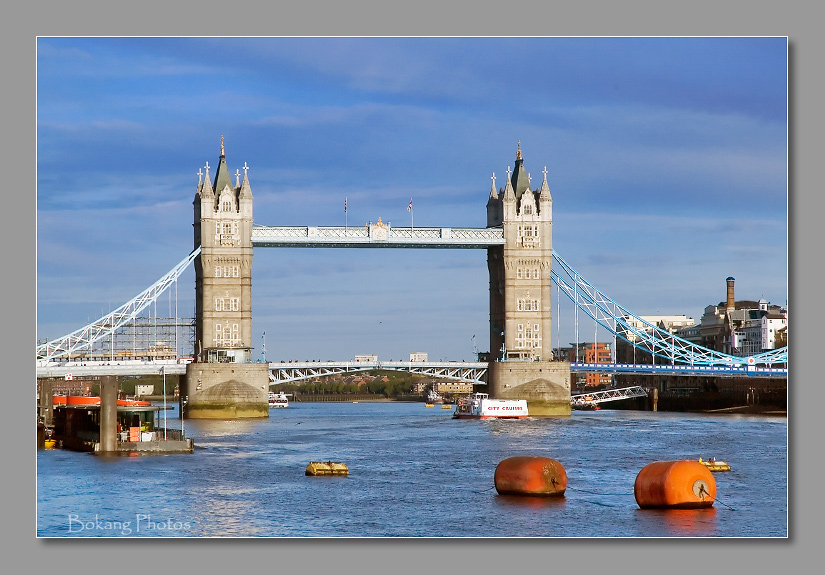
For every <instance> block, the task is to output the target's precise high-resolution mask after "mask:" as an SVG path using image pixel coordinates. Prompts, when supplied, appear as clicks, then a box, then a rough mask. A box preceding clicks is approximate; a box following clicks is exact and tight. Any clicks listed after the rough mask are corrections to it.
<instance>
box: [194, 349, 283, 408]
mask: <svg viewBox="0 0 825 575" xmlns="http://www.w3.org/2000/svg"><path fill="white" fill-rule="evenodd" d="M180 402H181V410H180V411H181V413H182V414H183V416H184V417H185V418H187V419H238V418H258V417H269V364H267V363H206V362H204V363H197V362H196V363H190V364H189V365H187V366H186V376H185V377H184V381H183V390H182V392H181V394H180Z"/></svg>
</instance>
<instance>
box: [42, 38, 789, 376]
mask: <svg viewBox="0 0 825 575" xmlns="http://www.w3.org/2000/svg"><path fill="white" fill-rule="evenodd" d="M36 105H37V120H36V123H37V203H36V224H37V226H36V227H37V270H36V275H37V278H36V291H37V294H36V299H37V320H36V321H37V326H36V332H37V338H38V339H39V340H40V339H54V338H57V337H60V336H63V335H65V334H68V333H70V332H72V331H74V330H76V329H79V328H81V327H83V326H85V325H87V324H88V323H90V322H92V321H94V320H96V319H97V318H99V317H101V316H103V315H105V314H107V313H108V312H110V311H111V310H113V309H115V308H117V307H118V306H120V305H122V304H123V303H125V302H127V301H129V300H130V299H132V298H133V297H134V296H136V295H137V294H138V293H140V292H141V291H143V290H144V289H146V288H147V287H149V286H150V285H152V284H153V283H154V282H155V281H156V280H157V279H159V278H160V277H161V276H163V275H164V274H165V273H166V272H168V271H169V270H171V269H172V268H173V267H174V266H175V265H176V264H177V263H178V262H179V261H181V260H182V259H183V258H184V257H186V255H187V254H188V253H189V252H190V251H191V249H192V248H193V247H194V243H193V231H192V218H193V207H192V201H193V199H194V196H195V191H196V188H197V184H198V171H199V170H201V169H203V168H204V166H205V164H206V162H208V163H209V165H210V166H216V165H217V163H218V157H219V154H220V144H221V137H222V136H223V139H224V144H225V150H226V160H227V164H228V167H229V169H230V172H231V173H235V170H238V169H240V170H241V171H242V170H243V166H244V163H246V164H247V165H248V166H249V172H248V173H249V181H250V184H251V188H252V193H253V196H254V223H255V225H269V226H285V225H299V226H343V225H345V224H346V225H350V226H356V225H358V226H362V225H364V224H365V223H366V222H367V221H373V222H375V221H377V220H378V218H379V217H380V218H381V219H382V221H384V222H388V223H390V224H391V225H392V226H393V227H400V226H404V227H406V226H410V225H411V224H412V223H414V225H415V227H479V228H480V227H485V226H486V207H485V206H486V202H487V197H488V195H489V192H490V186H491V177H492V175H493V173H495V176H496V186H497V187H502V186H503V185H504V180H505V178H506V172H507V169H508V168H510V169H512V167H513V165H514V161H515V157H516V151H517V146H518V145H520V147H521V151H522V155H523V157H524V166H525V169H526V170H527V171H528V172H530V173H531V175H532V178H533V187H534V188H538V187H539V185H540V184H541V178H542V177H543V176H542V172H543V170H544V169H545V167H546V169H547V180H548V184H549V187H550V191H551V194H552V197H553V221H554V223H553V248H554V250H555V251H556V253H558V254H559V255H560V256H561V257H562V258H564V259H565V260H566V261H567V262H568V263H569V264H570V265H571V266H572V267H573V268H575V269H576V270H577V271H578V272H579V273H580V274H581V275H582V276H583V277H585V278H586V279H587V280H588V281H589V282H590V283H591V284H593V285H595V286H596V287H597V288H599V289H600V290H601V291H603V292H605V293H606V294H607V295H609V296H610V297H611V298H612V299H613V300H615V301H616V302H618V303H619V304H621V305H622V306H624V307H625V308H627V309H629V310H631V311H632V312H633V313H634V314H636V315H686V316H688V317H693V318H694V319H695V320H696V321H697V322H698V321H699V319H700V318H701V316H702V313H703V310H704V308H705V307H706V306H708V305H715V304H718V303H719V302H722V301H724V300H725V297H726V278H727V277H729V276H732V277H734V278H735V280H736V283H735V285H736V299H752V300H758V299H760V298H764V299H766V300H768V301H769V302H770V303H772V304H776V305H782V306H784V305H786V304H787V300H788V289H789V288H788V231H789V230H788V40H787V38H786V37H784V36H751V37H748V36H736V37H719V36H706V37H462V38H457V37H456V38H453V37H292V38H286V37H186V38H177V37H47V36H46V37H38V38H37V103H36ZM212 175H213V176H214V169H213V170H212ZM345 198H346V201H347V211H346V213H345V212H344V200H345ZM411 199H412V201H413V210H412V212H410V211H408V210H407V206H408V204H409V202H410V200H411ZM413 220H414V221H413ZM170 293H171V295H172V296H174V293H172V292H170ZM553 294H554V297H555V295H556V290H555V289H554V290H553ZM252 297H253V305H252V317H253V342H252V345H253V348H254V349H253V356H254V358H255V359H258V358H260V357H261V356H262V351H263V349H262V348H263V345H264V343H265V345H266V359H267V360H268V361H281V360H284V361H288V360H299V361H303V360H307V359H309V360H345V359H352V358H353V357H354V356H355V355H356V354H377V355H378V356H379V359H383V360H390V359H392V360H407V359H409V354H410V353H411V352H426V353H428V354H429V358H430V359H432V360H437V359H445V360H458V361H460V360H467V361H471V360H474V359H475V355H474V351H489V333H488V329H489V328H488V324H489V276H488V271H487V263H486V253H485V251H484V250H459V249H456V250H410V249H316V248H312V249H310V248H256V249H255V252H254V259H253V268H252ZM174 306H175V304H174V303H173V301H172V299H171V297H170V296H169V295H164V296H161V298H160V299H159V300H158V310H159V312H158V315H168V314H169V311H170V310H173V309H174ZM164 308H165V309H164ZM177 308H178V313H179V315H181V316H192V315H193V314H194V271H193V270H192V269H191V268H190V270H188V271H187V273H186V274H184V276H182V277H181V279H180V281H179V282H178V286H177ZM553 308H554V314H556V315H557V316H558V317H555V318H554V320H553V329H554V333H553V334H552V336H551V337H552V339H553V345H554V346H555V345H556V344H557V343H558V344H559V345H567V344H569V343H570V342H573V341H574V340H575V338H576V333H577V330H576V327H575V320H574V317H575V316H574V313H573V311H572V307H571V306H570V304H569V301H567V300H566V296H564V295H563V294H562V295H561V298H560V301H559V302H558V311H557V304H556V302H554V303H553ZM164 312H165V313H164ZM264 333H265V337H264ZM578 334H579V335H578V340H579V341H592V340H593V339H594V338H596V339H598V340H599V341H612V335H610V334H608V333H607V332H606V331H605V330H603V329H601V328H596V327H595V326H594V324H593V322H592V320H585V319H584V318H583V317H581V316H580V317H579V324H578Z"/></svg>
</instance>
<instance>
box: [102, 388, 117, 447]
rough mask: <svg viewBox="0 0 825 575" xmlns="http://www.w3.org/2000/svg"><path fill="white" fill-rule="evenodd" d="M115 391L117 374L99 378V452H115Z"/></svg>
mask: <svg viewBox="0 0 825 575" xmlns="http://www.w3.org/2000/svg"><path fill="white" fill-rule="evenodd" d="M117 392H118V382H117V376H115V375H104V376H103V377H101V378H100V453H116V452H117Z"/></svg>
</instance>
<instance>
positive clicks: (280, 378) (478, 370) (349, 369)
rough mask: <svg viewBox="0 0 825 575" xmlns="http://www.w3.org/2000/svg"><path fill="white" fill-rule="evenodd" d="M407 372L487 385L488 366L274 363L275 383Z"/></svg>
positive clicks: (271, 377)
mask: <svg viewBox="0 0 825 575" xmlns="http://www.w3.org/2000/svg"><path fill="white" fill-rule="evenodd" d="M377 370H388V371H406V372H409V373H414V374H418V375H426V376H429V377H436V378H442V379H451V380H453V381H463V382H467V383H476V384H486V383H487V381H486V379H485V378H486V376H487V363H486V362H465V361H438V362H431V361H343V362H339V361H307V362H293V363H270V364H269V380H270V382H271V383H290V382H293V381H302V380H306V379H313V378H315V377H324V376H329V375H339V374H344V373H353V372H358V371H377Z"/></svg>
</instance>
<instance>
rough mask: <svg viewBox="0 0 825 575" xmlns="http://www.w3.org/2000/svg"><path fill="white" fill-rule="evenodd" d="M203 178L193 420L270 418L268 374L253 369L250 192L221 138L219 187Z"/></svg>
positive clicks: (190, 383)
mask: <svg viewBox="0 0 825 575" xmlns="http://www.w3.org/2000/svg"><path fill="white" fill-rule="evenodd" d="M205 168H206V173H205V174H203V172H201V171H198V189H197V193H196V194H195V200H194V202H193V205H194V212H195V213H194V236H195V237H194V240H195V247H198V246H200V248H201V253H200V255H199V256H198V257H197V258H196V259H195V337H196V341H195V359H194V362H193V363H191V364H189V365H188V366H187V368H186V378H185V382H184V391H183V392H182V393H181V407H182V409H181V412H182V413H183V414H184V415H185V417H188V418H218V419H228V418H239V417H269V407H268V391H269V389H268V388H269V369H268V366H267V364H266V363H254V362H252V189H251V187H250V185H249V178H248V174H247V170H248V167H247V165H246V164H244V166H243V170H244V175H243V182H241V181H240V171H239V170H236V171H235V182H234V184H233V182H232V177H231V176H230V174H229V168H228V167H227V164H226V156H225V153H224V145H223V136H221V155H220V158H219V159H218V166H217V168H216V170H215V179H214V183H213V182H210V179H209V162H207V163H206V166H205Z"/></svg>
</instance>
